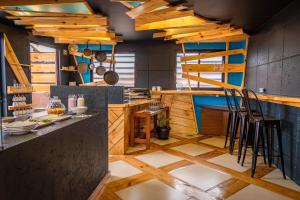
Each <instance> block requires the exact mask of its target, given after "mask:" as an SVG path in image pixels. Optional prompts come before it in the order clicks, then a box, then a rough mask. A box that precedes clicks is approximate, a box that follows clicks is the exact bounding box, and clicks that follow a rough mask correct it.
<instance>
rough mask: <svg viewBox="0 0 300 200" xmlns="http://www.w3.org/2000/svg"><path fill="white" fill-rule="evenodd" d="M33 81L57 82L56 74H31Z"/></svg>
mask: <svg viewBox="0 0 300 200" xmlns="http://www.w3.org/2000/svg"><path fill="white" fill-rule="evenodd" d="M31 82H32V83H45V82H47V83H53V84H55V83H56V74H31Z"/></svg>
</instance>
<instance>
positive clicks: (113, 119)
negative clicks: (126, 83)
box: [108, 100, 151, 155]
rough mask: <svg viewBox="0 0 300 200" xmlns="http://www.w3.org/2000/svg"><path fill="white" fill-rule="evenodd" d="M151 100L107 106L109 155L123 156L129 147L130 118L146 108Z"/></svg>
mask: <svg viewBox="0 0 300 200" xmlns="http://www.w3.org/2000/svg"><path fill="white" fill-rule="evenodd" d="M150 102H151V100H141V101H135V102H131V103H123V104H108V147H109V154H110V155H124V154H126V151H127V149H128V146H129V137H130V117H131V114H132V113H133V112H136V111H139V110H143V109H145V108H147V106H148V105H149V103H150Z"/></svg>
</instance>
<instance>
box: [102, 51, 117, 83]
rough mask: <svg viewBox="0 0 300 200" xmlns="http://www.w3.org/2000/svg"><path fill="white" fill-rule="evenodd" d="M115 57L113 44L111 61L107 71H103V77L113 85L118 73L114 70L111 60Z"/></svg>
mask: <svg viewBox="0 0 300 200" xmlns="http://www.w3.org/2000/svg"><path fill="white" fill-rule="evenodd" d="M114 59H115V46H113V49H112V54H111V61H110V65H109V71H107V72H105V74H104V76H103V79H104V81H105V82H106V83H107V84H109V85H115V84H117V83H118V81H119V75H118V73H116V72H115V63H113V60H114Z"/></svg>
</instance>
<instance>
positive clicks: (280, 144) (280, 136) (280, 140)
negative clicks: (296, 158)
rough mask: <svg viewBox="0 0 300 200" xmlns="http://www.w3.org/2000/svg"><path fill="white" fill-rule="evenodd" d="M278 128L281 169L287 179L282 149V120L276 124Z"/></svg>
mask: <svg viewBox="0 0 300 200" xmlns="http://www.w3.org/2000/svg"><path fill="white" fill-rule="evenodd" d="M276 128H277V131H276V132H277V139H278V146H279V153H280V160H281V168H282V169H281V170H282V173H283V178H284V179H286V176H285V169H284V159H283V150H282V135H281V127H280V122H278V123H277V124H276Z"/></svg>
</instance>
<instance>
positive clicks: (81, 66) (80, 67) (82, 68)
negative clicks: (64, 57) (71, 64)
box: [77, 55, 88, 73]
mask: <svg viewBox="0 0 300 200" xmlns="http://www.w3.org/2000/svg"><path fill="white" fill-rule="evenodd" d="M82 59H83V55H82ZM77 69H78V72H79V73H85V72H86V71H87V69H88V64H86V63H85V62H84V61H81V62H79V63H78V66H77Z"/></svg>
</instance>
